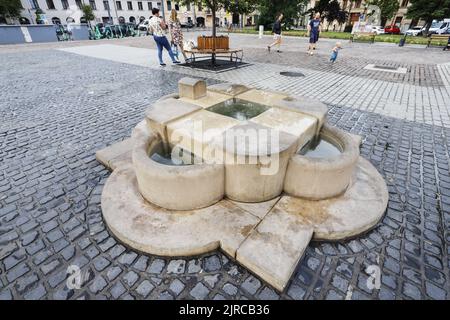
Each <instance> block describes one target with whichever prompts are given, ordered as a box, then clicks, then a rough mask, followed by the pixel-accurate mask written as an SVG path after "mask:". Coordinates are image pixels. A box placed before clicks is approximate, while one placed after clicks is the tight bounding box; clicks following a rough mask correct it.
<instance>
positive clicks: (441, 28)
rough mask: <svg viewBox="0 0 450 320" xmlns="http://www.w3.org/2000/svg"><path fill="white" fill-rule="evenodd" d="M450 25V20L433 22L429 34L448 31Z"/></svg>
mask: <svg viewBox="0 0 450 320" xmlns="http://www.w3.org/2000/svg"><path fill="white" fill-rule="evenodd" d="M449 27H450V22H442V21H439V22H436V21H435V22H433V23H432V24H431V27H430V29H429V30H428V34H443V33H446V32H447V30H448V29H449Z"/></svg>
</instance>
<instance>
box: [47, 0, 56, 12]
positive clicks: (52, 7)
mask: <svg viewBox="0 0 450 320" xmlns="http://www.w3.org/2000/svg"><path fill="white" fill-rule="evenodd" d="M47 8H48V10H55V4H54V3H53V0H47Z"/></svg>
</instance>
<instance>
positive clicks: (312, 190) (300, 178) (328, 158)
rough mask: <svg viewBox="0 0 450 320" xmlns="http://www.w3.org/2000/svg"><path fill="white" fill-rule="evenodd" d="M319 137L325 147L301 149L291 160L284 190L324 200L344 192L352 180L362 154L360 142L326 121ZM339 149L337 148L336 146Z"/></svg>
mask: <svg viewBox="0 0 450 320" xmlns="http://www.w3.org/2000/svg"><path fill="white" fill-rule="evenodd" d="M319 137H320V138H321V139H322V140H324V141H325V143H326V144H329V145H332V146H334V148H330V146H329V145H328V147H327V145H326V144H325V145H324V146H319V148H322V147H324V149H322V150H317V149H316V150H312V151H311V152H308V151H306V153H305V154H301V153H304V152H302V151H300V152H301V153H297V154H295V155H294V156H292V158H291V159H290V161H289V164H288V167H287V171H286V178H285V181H284V191H285V192H286V193H287V194H289V195H293V196H295V197H301V198H306V199H311V200H321V199H327V198H331V197H334V196H337V195H340V194H342V193H343V192H344V191H345V190H346V189H347V187H348V185H349V184H350V181H351V177H352V174H353V170H354V168H355V166H356V163H357V161H358V157H359V145H358V142H357V140H356V139H354V138H353V137H352V136H351V135H350V134H348V133H346V132H345V131H342V130H340V129H337V128H335V127H332V126H329V125H324V126H323V128H322V130H321V131H320V134H319ZM333 149H336V150H337V152H336V150H333Z"/></svg>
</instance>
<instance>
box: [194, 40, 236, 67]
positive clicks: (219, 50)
mask: <svg viewBox="0 0 450 320" xmlns="http://www.w3.org/2000/svg"><path fill="white" fill-rule="evenodd" d="M185 52H186V53H187V54H189V55H190V59H189V63H190V64H191V65H192V64H193V63H194V62H195V61H196V60H198V59H201V58H203V56H212V55H215V57H227V58H229V59H230V61H231V62H233V61H234V63H235V65H236V67H237V66H238V63H239V62H242V58H243V56H244V50H242V49H230V48H229V38H228V37H227V36H217V37H210V36H199V37H198V38H197V47H196V48H192V49H187V50H185ZM199 56H200V57H199Z"/></svg>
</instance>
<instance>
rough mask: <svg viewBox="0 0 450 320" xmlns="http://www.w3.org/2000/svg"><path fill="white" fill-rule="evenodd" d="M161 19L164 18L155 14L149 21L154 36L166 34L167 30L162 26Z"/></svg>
mask: <svg viewBox="0 0 450 320" xmlns="http://www.w3.org/2000/svg"><path fill="white" fill-rule="evenodd" d="M161 21H162V19H161V18H160V17H157V16H153V17H151V19H150V21H149V22H148V25H149V27H150V28H151V29H152V33H153V35H154V36H157V37H163V36H165V35H166V31H165V30H164V29H163V28H162V27H161Z"/></svg>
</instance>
